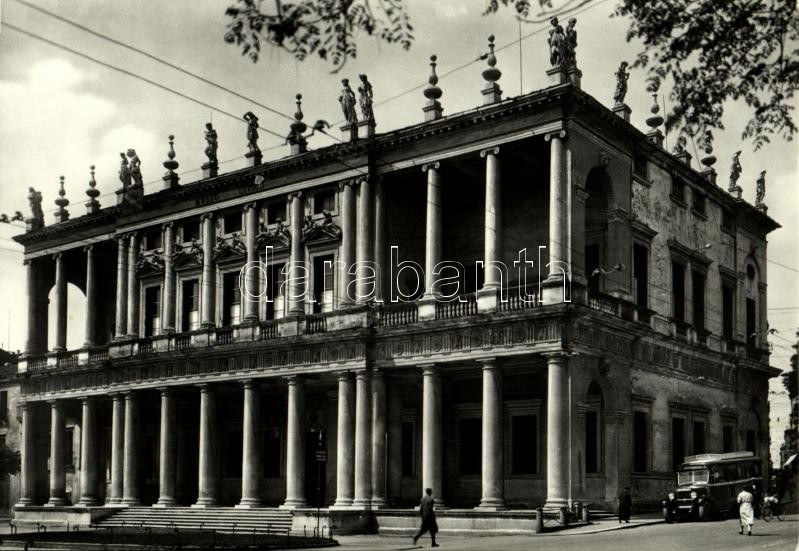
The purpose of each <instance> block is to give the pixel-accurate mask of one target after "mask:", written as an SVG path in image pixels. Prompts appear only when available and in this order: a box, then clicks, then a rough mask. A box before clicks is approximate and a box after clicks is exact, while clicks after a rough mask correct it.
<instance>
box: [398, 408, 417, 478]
mask: <svg viewBox="0 0 799 551" xmlns="http://www.w3.org/2000/svg"><path fill="white" fill-rule="evenodd" d="M415 436H416V430H415V427H414V424H413V421H406V422H404V423H402V452H401V454H402V476H415V475H416V465H415V463H416V462H415V461H414V459H415V457H416V445H415Z"/></svg>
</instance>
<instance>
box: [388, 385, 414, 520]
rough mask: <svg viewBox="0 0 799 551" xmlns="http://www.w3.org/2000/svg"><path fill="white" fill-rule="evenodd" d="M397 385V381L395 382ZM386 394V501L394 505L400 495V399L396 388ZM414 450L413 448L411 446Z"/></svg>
mask: <svg viewBox="0 0 799 551" xmlns="http://www.w3.org/2000/svg"><path fill="white" fill-rule="evenodd" d="M395 384H396V385H399V381H396V383H395ZM392 390H393V391H392V392H390V393H388V450H387V452H386V454H387V455H388V473H387V475H386V476H387V478H388V500H389V502H390V503H392V504H395V503H396V502H397V500H399V498H400V497H401V495H402V398H401V396H400V393H399V389H398V388H396V387H395V388H394V389H392ZM413 447H414V448H415V446H413Z"/></svg>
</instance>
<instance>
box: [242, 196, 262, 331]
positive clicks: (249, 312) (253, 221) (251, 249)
mask: <svg viewBox="0 0 799 551" xmlns="http://www.w3.org/2000/svg"><path fill="white" fill-rule="evenodd" d="M244 212H245V213H246V228H245V231H246V234H245V238H246V245H247V265H248V266H250V269H249V270H247V273H246V274H245V287H246V289H247V294H246V295H245V294H244V293H242V294H241V302H242V303H243V304H244V321H247V322H257V321H258V305H259V304H260V302H259V301H258V299H256V298H255V297H257V296H258V295H259V294H260V290H259V286H258V283H259V281H260V278H259V275H260V274H261V271H260V270H258V269H256V268H255V266H256V265H257V264H258V241H257V240H256V237H257V235H258V222H259V220H258V218H259V216H258V212H259V209H258V204H257V203H250V204H248V205H246V206H245V207H244ZM248 297H252V300H250V298H248Z"/></svg>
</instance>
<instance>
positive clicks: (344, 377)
mask: <svg viewBox="0 0 799 551" xmlns="http://www.w3.org/2000/svg"><path fill="white" fill-rule="evenodd" d="M336 379H337V380H339V381H351V380H352V371H349V370H347V371H337V372H336Z"/></svg>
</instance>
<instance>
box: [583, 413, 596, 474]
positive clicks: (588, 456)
mask: <svg viewBox="0 0 799 551" xmlns="http://www.w3.org/2000/svg"><path fill="white" fill-rule="evenodd" d="M585 472H586V473H598V472H599V416H598V414H597V412H596V411H587V412H586V413H585Z"/></svg>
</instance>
